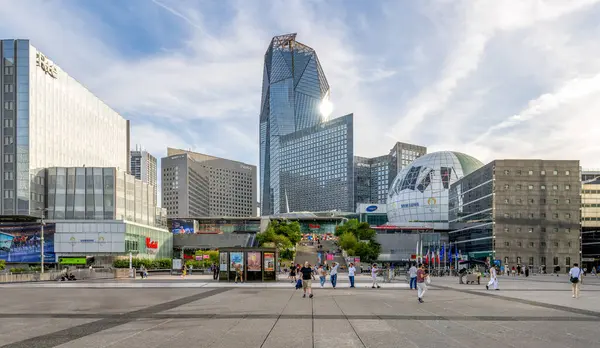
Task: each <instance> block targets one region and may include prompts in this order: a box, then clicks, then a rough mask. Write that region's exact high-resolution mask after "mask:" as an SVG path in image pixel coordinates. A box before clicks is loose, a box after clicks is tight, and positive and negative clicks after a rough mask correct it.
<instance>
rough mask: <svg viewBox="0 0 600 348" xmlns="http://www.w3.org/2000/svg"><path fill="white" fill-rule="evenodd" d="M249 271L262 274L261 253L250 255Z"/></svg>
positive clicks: (250, 253)
mask: <svg viewBox="0 0 600 348" xmlns="http://www.w3.org/2000/svg"><path fill="white" fill-rule="evenodd" d="M248 271H250V272H260V252H249V253H248Z"/></svg>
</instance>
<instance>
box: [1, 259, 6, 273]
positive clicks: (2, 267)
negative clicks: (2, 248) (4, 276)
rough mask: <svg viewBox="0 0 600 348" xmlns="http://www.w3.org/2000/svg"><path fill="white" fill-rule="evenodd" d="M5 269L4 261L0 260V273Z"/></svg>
mask: <svg viewBox="0 0 600 348" xmlns="http://www.w3.org/2000/svg"><path fill="white" fill-rule="evenodd" d="M4 268H6V261H4V260H0V271H3V270H4Z"/></svg>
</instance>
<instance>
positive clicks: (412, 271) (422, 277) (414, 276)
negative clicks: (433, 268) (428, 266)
mask: <svg viewBox="0 0 600 348" xmlns="http://www.w3.org/2000/svg"><path fill="white" fill-rule="evenodd" d="M408 276H409V278H410V289H411V290H417V300H418V301H419V303H423V302H425V301H424V300H423V297H424V296H425V292H426V291H427V283H430V282H431V278H429V274H428V273H427V272H426V270H425V265H423V264H422V263H420V264H419V267H416V265H415V264H412V265H411V266H410V268H409V269H408Z"/></svg>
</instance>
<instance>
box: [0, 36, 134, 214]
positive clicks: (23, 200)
mask: <svg viewBox="0 0 600 348" xmlns="http://www.w3.org/2000/svg"><path fill="white" fill-rule="evenodd" d="M0 45H1V46H0V84H1V85H2V88H3V93H1V94H0V105H1V109H0V117H1V118H2V125H3V127H2V128H1V130H0V131H1V132H2V139H3V146H2V150H1V151H2V156H1V157H0V158H1V159H2V161H0V170H1V171H2V180H0V190H1V191H2V197H3V198H2V199H1V200H0V214H2V215H21V216H39V215H40V212H41V209H43V208H44V206H45V205H46V202H45V201H44V199H45V196H44V192H45V187H44V185H45V182H46V179H45V178H44V176H43V175H44V171H45V168H48V167H79V166H84V165H85V166H90V167H93V166H97V167H115V168H119V169H120V170H123V171H127V170H128V158H129V124H128V121H127V120H125V119H124V118H123V117H121V116H120V115H119V114H118V113H117V112H116V111H114V110H112V109H111V108H110V107H109V106H107V105H106V104H104V103H103V102H102V101H101V100H100V99H98V98H97V97H96V96H94V95H93V94H92V93H91V92H90V91H89V90H88V89H86V88H85V87H84V86H82V85H81V84H80V83H79V82H77V81H76V80H75V79H74V78H72V77H71V76H69V75H68V74H67V73H66V72H65V71H63V70H62V69H61V68H60V67H59V66H58V65H56V64H55V63H54V62H52V61H51V60H50V59H49V58H48V57H46V56H45V55H44V54H43V53H41V52H40V51H38V50H37V49H36V48H35V47H33V46H31V45H30V44H29V40H2V41H1V42H0Z"/></svg>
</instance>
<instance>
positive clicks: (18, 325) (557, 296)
mask: <svg viewBox="0 0 600 348" xmlns="http://www.w3.org/2000/svg"><path fill="white" fill-rule="evenodd" d="M163 278H164V279H163ZM163 278H161V279H154V280H148V281H146V280H144V281H140V280H135V281H133V280H130V281H109V282H106V281H104V282H69V283H57V282H52V283H32V284H5V285H0V347H11V348H16V347H28V348H29V347H65V348H66V347H128V348H135V347H172V348H175V347H236V348H237V347H244V348H249V347H286V348H293V347H327V348H334V347H440V348H442V347H443V348H453V347H457V348H458V347H461V348H462V347H482V346H485V347H544V348H551V347H561V348H562V347H586V348H589V347H598V346H600V333H599V331H598V328H599V326H598V325H599V322H600V281H598V279H595V278H594V279H591V278H588V279H586V281H585V283H584V285H583V289H582V296H581V298H579V299H573V298H571V294H570V285H569V284H568V282H567V278H566V277H565V276H561V277H552V276H537V277H531V278H529V279H526V280H525V279H513V278H508V279H507V278H506V277H505V278H501V279H500V287H501V290H500V291H491V290H490V291H486V290H485V286H484V285H483V283H482V284H481V285H459V284H458V281H457V279H456V278H436V279H434V284H432V286H431V287H430V290H429V291H428V293H427V294H426V297H425V301H426V302H425V303H423V304H419V303H417V301H416V292H415V291H412V290H408V289H407V288H406V287H400V286H399V285H400V283H398V285H396V286H390V285H393V284H382V288H381V289H378V290H373V289H371V288H370V287H368V286H367V285H368V284H367V283H365V281H366V278H365V279H362V280H363V281H362V282H361V285H362V286H360V287H359V288H357V289H348V288H347V283H342V284H340V285H341V286H343V287H340V288H338V289H335V290H334V289H331V288H326V289H319V288H317V289H315V297H314V298H313V299H312V300H311V299H308V298H306V299H304V298H302V296H301V290H294V289H293V287H292V285H291V284H289V283H284V282H279V283H274V284H264V285H263V284H261V285H260V286H257V285H255V284H242V285H237V286H234V285H233V284H226V285H227V286H224V285H223V284H219V285H217V284H218V283H212V282H210V281H202V282H200V281H197V280H193V279H192V280H190V279H180V278H175V277H173V278H166V277H163ZM131 284H136V287H132V286H131ZM185 284H202V285H197V286H193V287H192V286H184V285H185Z"/></svg>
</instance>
